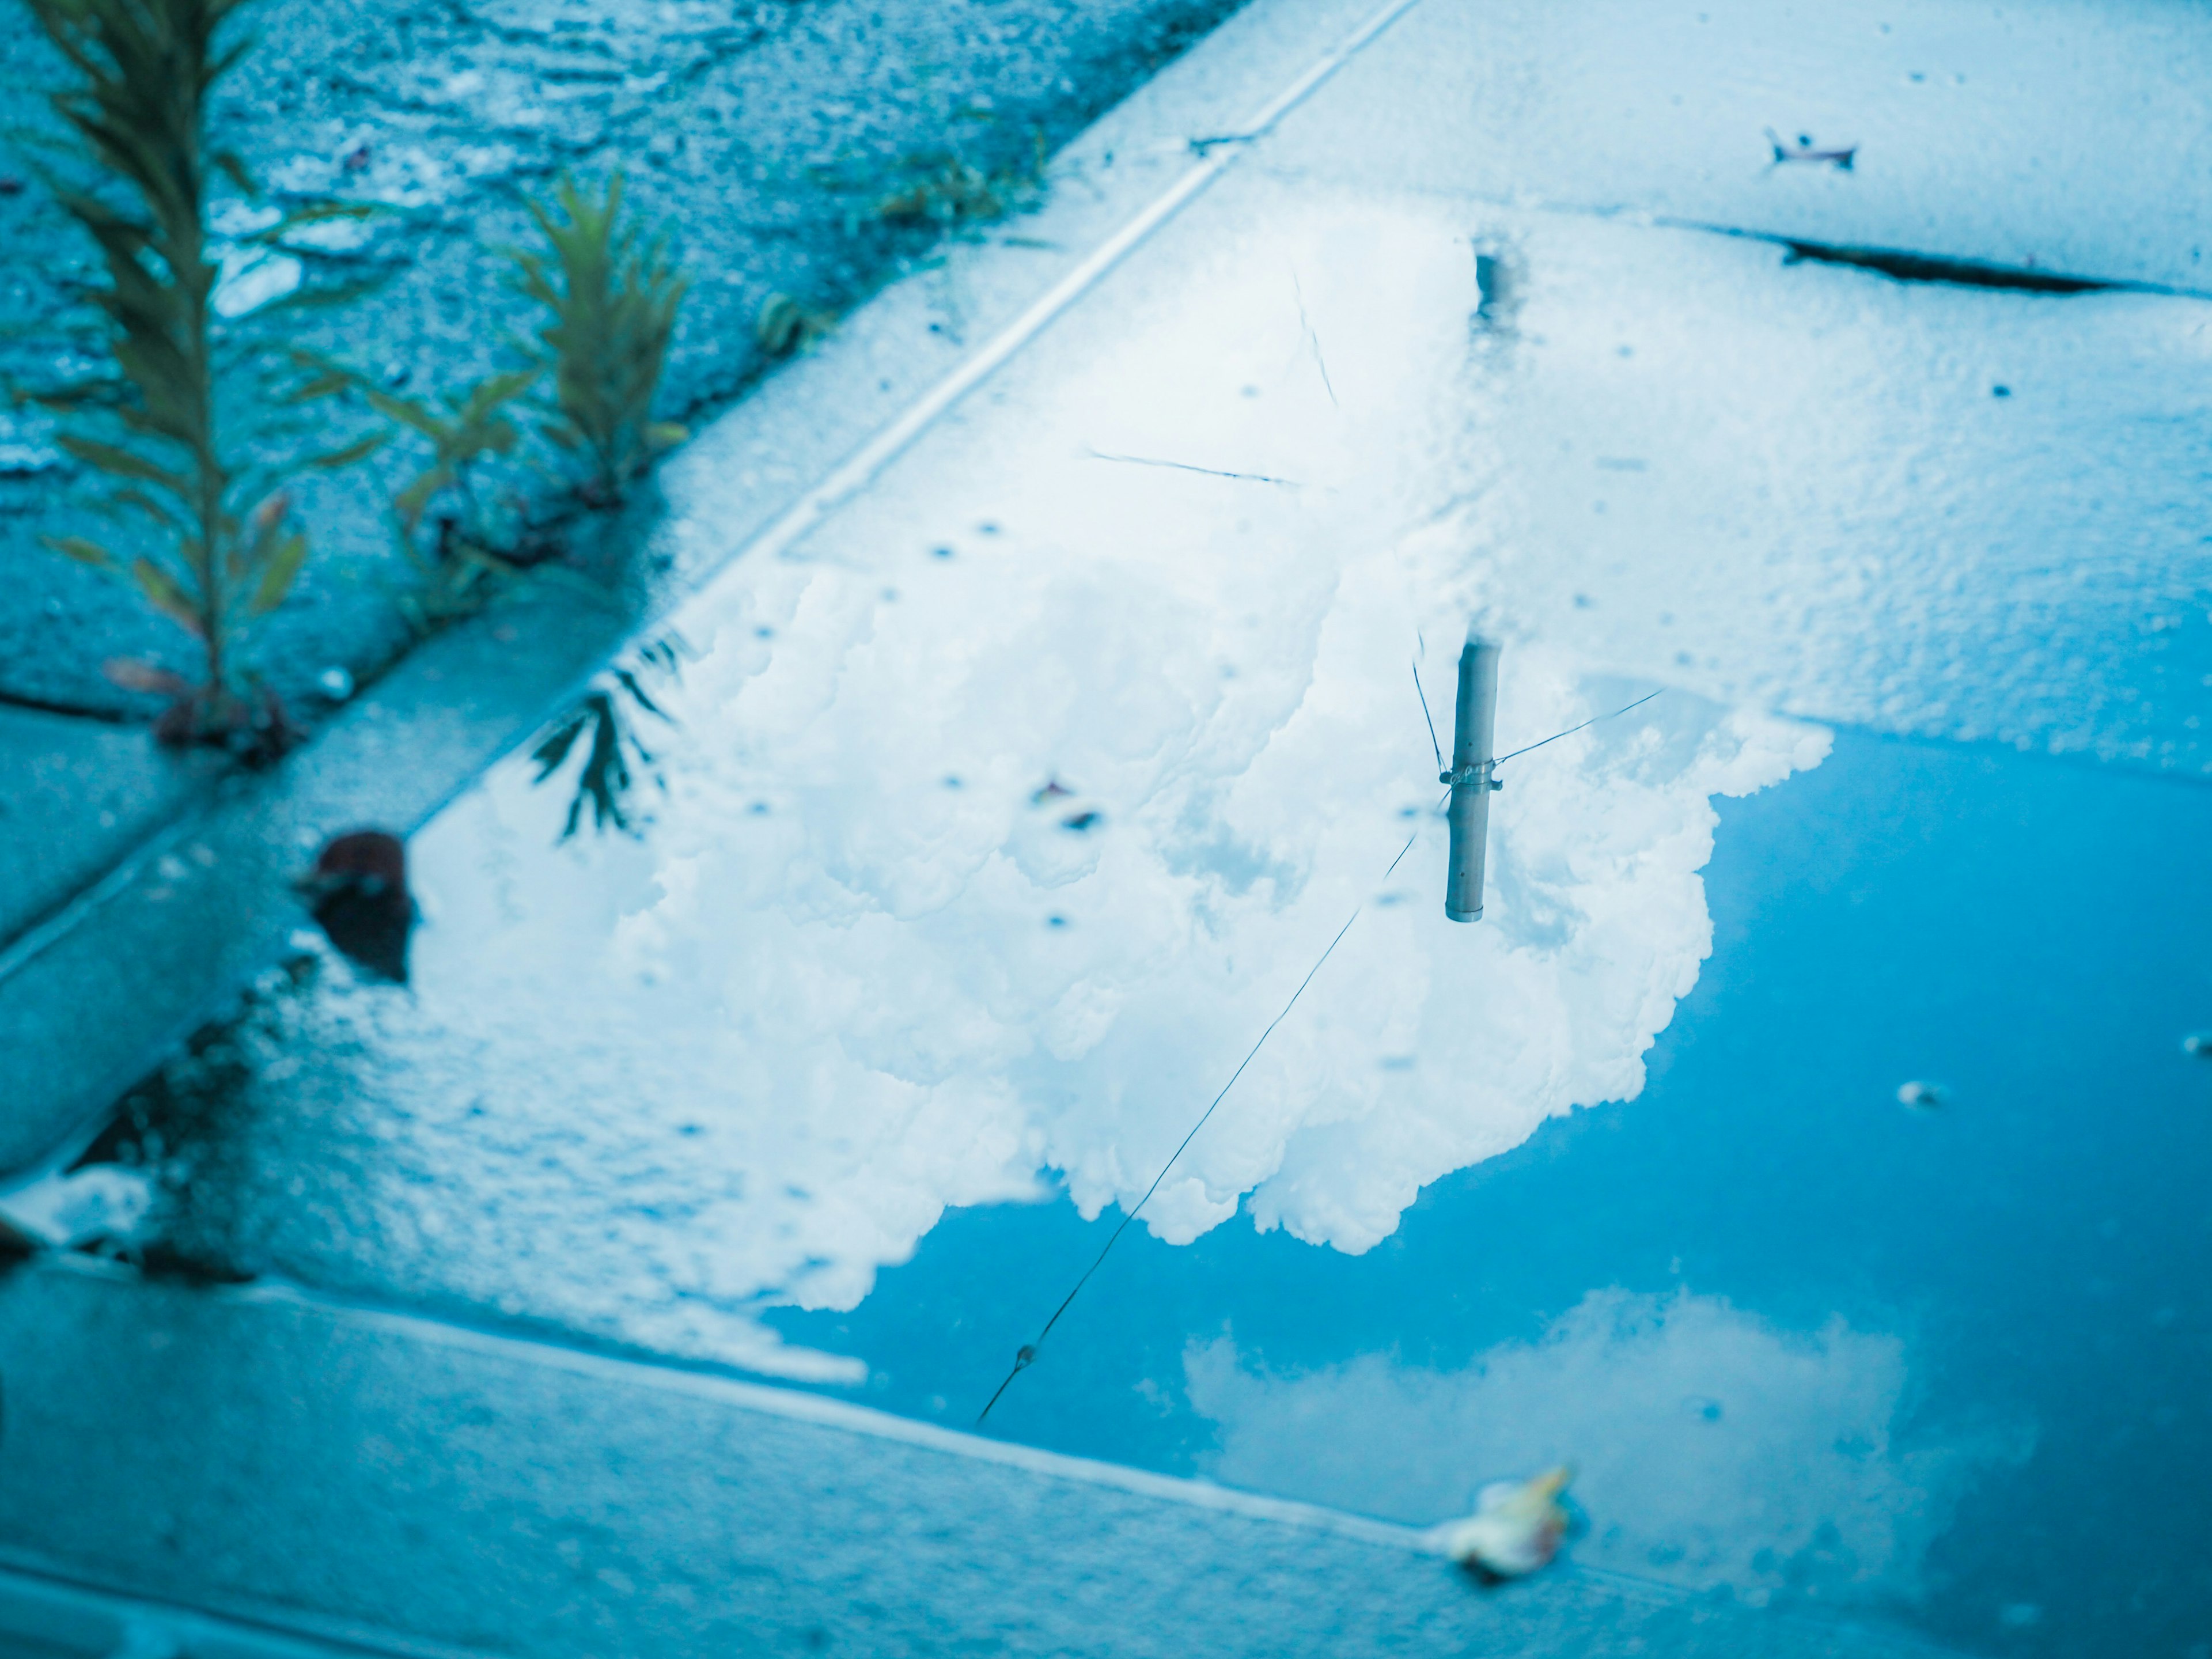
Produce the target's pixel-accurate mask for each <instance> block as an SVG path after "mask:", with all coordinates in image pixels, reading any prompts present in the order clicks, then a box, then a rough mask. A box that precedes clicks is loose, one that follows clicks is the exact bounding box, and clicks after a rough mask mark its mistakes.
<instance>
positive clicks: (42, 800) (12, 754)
mask: <svg viewBox="0 0 2212 1659" xmlns="http://www.w3.org/2000/svg"><path fill="white" fill-rule="evenodd" d="M220 770H221V767H220V765H219V763H217V762H216V759H215V757H213V756H210V755H188V756H178V755H173V754H171V753H168V752H167V751H166V750H161V749H159V748H157V747H156V746H155V744H152V743H149V741H148V740H147V737H146V733H145V732H143V731H142V730H139V729H137V728H136V727H133V726H118V725H112V724H110V723H108V722H106V721H100V720H77V719H71V718H70V717H68V716H65V715H61V714H46V713H44V712H42V711H40V710H37V709H28V708H0V776H5V777H6V778H7V780H8V788H7V793H6V794H5V795H4V797H0V948H4V947H5V946H6V945H8V944H9V942H10V941H12V940H13V939H15V938H16V937H17V936H18V935H19V934H21V933H22V932H23V931H24V930H25V929H26V928H27V927H31V926H32V925H33V923H35V922H37V921H40V920H41V919H42V918H44V917H45V916H46V915H48V914H49V913H51V912H52V911H53V910H54V909H55V908H58V907H59V906H60V905H62V904H64V903H65V902H67V901H68V900H69V899H70V898H72V897H74V896H76V894H77V893H78V892H79V891H80V890H82V889H83V888H85V887H87V886H88V885H89V884H91V883H92V882H94V880H96V879H97V878H99V877H100V875H101V874H102V873H104V872H106V870H107V869H108V868H109V867H110V866H112V865H114V864H115V863H116V862H117V861H118V860H120V859H121V858H122V857H123V856H124V854H126V853H128V852H129V851H130V850H131V848H133V847H135V846H137V844H138V843H139V842H142V841H143V840H144V839H145V838H146V837H147V836H149V835H151V834H153V833H154V832H155V830H156V829H159V828H161V825H163V824H164V823H167V822H168V821H169V820H170V819H172V818H173V817H177V816H179V814H181V813H183V812H185V811H190V810H191V807H192V806H193V805H195V804H196V803H197V802H199V801H201V800H203V799H205V798H206V796H207V795H208V793H210V791H211V790H212V788H213V787H214V783H215V779H216V775H217V773H218V772H219V771H220Z"/></svg>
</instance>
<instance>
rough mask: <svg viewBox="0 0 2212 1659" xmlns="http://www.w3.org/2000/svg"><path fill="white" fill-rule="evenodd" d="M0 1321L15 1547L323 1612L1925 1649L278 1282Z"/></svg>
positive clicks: (114, 1296) (2, 1516) (673, 1635)
mask: <svg viewBox="0 0 2212 1659" xmlns="http://www.w3.org/2000/svg"><path fill="white" fill-rule="evenodd" d="M0 1354H4V1355H6V1357H7V1358H6V1360H5V1364H4V1379H5V1386H6V1389H7V1401H8V1413H9V1421H8V1431H7V1438H6V1442H5V1444H4V1446H0V1553H4V1554H5V1556H6V1557H7V1558H9V1559H12V1560H13V1561H14V1562H15V1563H16V1564H18V1565H37V1566H39V1567H40V1568H41V1569H42V1570H44V1571H49V1572H58V1573H61V1574H64V1575H66V1576H68V1577H70V1578H72V1579H75V1580H76V1581H78V1582H81V1583H88V1584H90V1585H92V1586H94V1587H99V1586H116V1587H118V1588H127V1589H129V1590H131V1591H132V1592H133V1593H135V1594H137V1595H142V1596H144V1595H153V1596H160V1597H166V1598H167V1599H169V1600H171V1601H175V1602H179V1603H182V1604H185V1606H187V1607H193V1608H197V1609H204V1610H205V1611H207V1612H210V1613H216V1614H218V1615H222V1616H224V1617H227V1618H230V1619H234V1620H235V1619H241V1618H243V1619H250V1620H253V1621H254V1622H255V1623H257V1624H258V1625H261V1626H265V1627H273V1628H274V1629H275V1630H276V1631H278V1632H284V1633H287V1634H291V1633H295V1632H296V1633H297V1634H298V1635H299V1636H301V1637H304V1638H309V1639H310V1640H319V1641H323V1642H345V1643H358V1644H368V1645H373V1646H374V1647H377V1648H381V1649H383V1650H409V1649H410V1648H413V1647H416V1644H426V1645H427V1644H436V1645H440V1646H446V1647H451V1646H455V1645H459V1646H463V1647H474V1648H480V1649H485V1650H495V1651H498V1652H501V1653H506V1654H512V1655H516V1656H526V1659H539V1656H544V1659H572V1656H573V1659H584V1656H603V1659H617V1656H629V1655H638V1656H646V1655H651V1656H654V1659H680V1656H685V1655H690V1654H699V1655H702V1656H703V1655H716V1656H726V1655H730V1654H756V1653H780V1652H799V1653H851V1654H869V1655H906V1654H929V1653H944V1652H948V1651H962V1652H1003V1653H1052V1654H1079V1655H1094V1654H1095V1655H1109V1654H1110V1655H1140V1654H1189V1653H1220V1654H1236V1653H1243V1654H1254V1655H1259V1654H1267V1655H1287V1654H1316V1655H1324V1654H1325V1655H1329V1656H1358V1655H1365V1654H1376V1653H1384V1652H1396V1651H1402V1650H1405V1649H1406V1648H1407V1647H1408V1646H1416V1647H1419V1649H1420V1650H1423V1651H1427V1652H1436V1653H1447V1654H1449V1653H1485V1654H1516V1655H1523V1656H1528V1659H1537V1656H1559V1659H1566V1656H1570V1655H1572V1656H1577V1659H1588V1656H1593V1655H1610V1654H1622V1655H1626V1654H1630V1653H1638V1652H1663V1653H1667V1654H1669V1655H1674V1656H1680V1659H1696V1656H1707V1655H1710V1656H1714V1659H1720V1656H1727V1659H1796V1656H1800V1655H1806V1656H1809V1655H1812V1654H1814V1653H1820V1654H1829V1655H1848V1656H1875V1655H1891V1656H1899V1659H1905V1656H1909V1655H1914V1654H1923V1655H1924V1654H1929V1653H1932V1652H1933V1651H1935V1650H1931V1649H1928V1648H1925V1647H1922V1646H1918V1645H1917V1644H1912V1643H1910V1642H1908V1641H1905V1640H1903V1639H1901V1638H1894V1637H1888V1636H1884V1635H1880V1634H1877V1633H1875V1632H1871V1631H1867V1630H1862V1629H1858V1628H1856V1627H1853V1626H1847V1625H1839V1626H1831V1625H1826V1624H1808V1623H1804V1622H1801V1621H1798V1620H1792V1619H1789V1618H1784V1617H1781V1616H1777V1615H1772V1614H1760V1613H1753V1612H1751V1611H1749V1610H1747V1609H1743V1608H1741V1607H1734V1606H1731V1605H1728V1604H1726V1603H1724V1602H1720V1601H1714V1600H1712V1599H1711V1598H1694V1599H1693V1598H1686V1597H1681V1596H1677V1595H1667V1594H1665V1593H1663V1592H1661V1591H1658V1590H1656V1589H1652V1588H1650V1587H1646V1586H1643V1585H1639V1584H1638V1583H1635V1582H1633V1581H1628V1580H1620V1579H1615V1578H1608V1577H1601V1576H1597V1575H1590V1574H1579V1573H1575V1572H1572V1571H1563V1572H1560V1573H1557V1574H1554V1575H1552V1576H1549V1577H1544V1578H1541V1579H1537V1580H1532V1581H1529V1582H1528V1583H1525V1584H1522V1585H1518V1586H1515V1587H1514V1588H1513V1589H1511V1590H1510V1591H1508V1592H1506V1593H1503V1594H1498V1595H1484V1594H1483V1593H1482V1592H1481V1591H1480V1590H1479V1589H1477V1588H1476V1587H1475V1586H1474V1585H1473V1584H1472V1583H1469V1582H1468V1581H1467V1580H1466V1579H1465V1578H1464V1577H1462V1576H1461V1575H1460V1574H1459V1573H1458V1572H1457V1571H1455V1570H1454V1569H1452V1568H1451V1567H1449V1565H1446V1564H1445V1563H1444V1562H1443V1561H1442V1560H1440V1559H1437V1557H1435V1556H1433V1555H1430V1554H1427V1553H1424V1552H1423V1550H1422V1548H1421V1547H1420V1534H1417V1533H1415V1532H1413V1531H1412V1530H1411V1529H1409V1528H1401V1527H1394V1526H1389V1525H1386V1524H1383V1523H1381V1522H1370V1521H1364V1520H1361V1519H1360V1518H1358V1517H1357V1516H1347V1515H1342V1514H1338V1513H1334V1512H1331V1511H1328V1510H1321V1509H1317V1508H1315V1507H1312V1506H1310V1505H1304V1504H1286V1503H1283V1502H1280V1501H1278V1500H1272V1499H1267V1498H1256V1497H1252V1496H1249V1495H1247V1494H1243V1493H1240V1492H1234V1491H1231V1490H1227V1489H1224V1488H1220V1487H1209V1486H1203V1485H1200V1484H1198V1483H1194V1482H1189V1481H1178V1480H1164V1479H1161V1478H1158V1477H1154V1476H1147V1475H1143V1474H1135V1473H1133V1472H1131V1471H1127V1470H1119V1469H1115V1468H1110V1467H1109V1466H1105V1465H1101V1464H1092V1463H1085V1462H1082V1461H1080V1460H1079V1459H1074V1458H1066V1457H1056V1456H1053V1455H1049V1454H1044V1453H1038V1452H1033V1451H1028V1450H1024V1449H1018V1448H1013V1447H1008V1446H1003V1445H998V1444H994V1443H988V1442H983V1441H978V1440H975V1439H973V1438H971V1437H966V1436H961V1435H956V1434H950V1433H946V1432H945V1431H939V1430H933V1429H930V1428H927V1427H923V1426H921V1425H914V1424H910V1423H906V1422H902V1421H901V1420H899V1419H893V1418H888V1417H884V1416H882V1415H881V1414H879V1413H872V1412H868V1411H866V1410H862V1409H859V1408H856V1407H850V1406H846V1405H842V1404H840V1403H837V1402H834V1401H824V1400H820V1399H816V1398H813V1397H810V1396H806V1395H792V1394H787V1393H782V1392H780V1391H778V1390H775V1389H765V1388H761V1387H758V1386H757V1385H752V1384H747V1383H738V1382H735V1381H731V1380H726V1379H723V1378H720V1377H715V1376H708V1375H703V1374H696V1373H684V1372H677V1371H670V1370H662V1369H657V1368H653V1367H648V1366H641V1365H636V1364H628V1363H624V1362H622V1361H619V1360H615V1359H611V1358H601V1357H596V1356H592V1355H587V1354H582V1353H576V1352H560V1351H557V1350H549V1349H544V1348H540V1347H535V1346H531V1345H528V1344H523V1343H517V1342H513V1341H510V1340H503V1339H501V1338H497V1337H494V1336H489V1335H486V1334H481V1333H473V1332H469V1331H465V1330H460V1329H457V1328H450V1327H440V1326H435V1325H431V1324H428V1323H426V1322H421V1321H416V1320H410V1319H403V1318H398V1317H394V1316H372V1315H364V1314H362V1313H359V1312H355V1311H349V1310H344V1309H342V1308H335V1307H331V1306H328V1305H325V1304H319V1303H317V1302H315V1301H314V1300H313V1299H311V1298H305V1297H298V1296H293V1295H286V1294H281V1293H268V1292H258V1293H257V1292H252V1291H196V1290H191V1289H185V1288H182V1287H179V1286H175V1285H159V1284H149V1283H144V1282H139V1281H136V1280H134V1279H131V1278H128V1277H126V1276H121V1275H118V1274H116V1273H112V1272H107V1271H102V1270H100V1269H99V1268H96V1267H89V1266H75V1265H71V1264H69V1263H65V1262H57V1263H52V1264H49V1265H45V1266H39V1267H29V1268H22V1269H18V1270H16V1271H15V1272H14V1273H11V1274H9V1276H8V1277H7V1278H6V1279H4V1280H0ZM126 1516H127V1517H129V1524H127V1525H125V1524H122V1521H123V1518H124V1517H126ZM79 1645H80V1649H82V1644H79ZM188 1651H191V1652H195V1653H200V1652H205V1653H207V1654H209V1655H210V1659H213V1655H214V1654H215V1653H216V1652H217V1651H222V1652H225V1653H226V1655H227V1654H228V1651H230V1650H218V1649H216V1648H213V1647H208V1648H202V1647H199V1646H197V1645H196V1646H194V1647H192V1648H190V1649H188Z"/></svg>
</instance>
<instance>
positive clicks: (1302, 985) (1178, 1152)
mask: <svg viewBox="0 0 2212 1659" xmlns="http://www.w3.org/2000/svg"><path fill="white" fill-rule="evenodd" d="M1420 833H1421V832H1420V831H1419V830H1418V829H1416V830H1415V831H1413V835H1412V836H1407V838H1406V847H1407V848H1410V847H1412V846H1413V841H1414V839H1415V837H1418V836H1419V835H1420ZM1405 856H1406V853H1405V849H1404V848H1401V849H1400V851H1399V854H1398V858H1399V859H1401V858H1403V857H1405ZM1397 867H1398V859H1392V860H1390V868H1391V869H1392V870H1395V869H1396V868H1397ZM1384 873H1385V874H1388V873H1389V872H1384ZM1364 908H1366V907H1365V906H1364V905H1363V906H1361V907H1359V909H1364ZM1359 909H1355V910H1353V911H1352V914H1351V915H1349V916H1347V917H1346V918H1345V922H1344V926H1343V927H1340V928H1338V929H1337V930H1336V937H1335V938H1334V939H1331V940H1329V942H1328V949H1327V950H1324V951H1322V953H1321V956H1320V957H1319V958H1318V959H1317V960H1316V962H1315V963H1314V965H1313V966H1312V967H1310V968H1309V969H1306V976H1305V977H1304V979H1302V980H1300V981H1298V988H1297V990H1295V991H1293V992H1291V1000H1289V1001H1288V1002H1286V1003H1285V1004H1284V1005H1283V1012H1281V1013H1279V1014H1277V1015H1276V1016H1275V1017H1274V1018H1273V1019H1271V1020H1269V1021H1268V1022H1267V1030H1264V1031H1262V1032H1261V1033H1260V1041H1259V1042H1255V1043H1254V1044H1253V1045H1252V1048H1251V1052H1250V1053H1249V1054H1246V1055H1245V1056H1244V1058H1243V1059H1242V1060H1238V1061H1237V1069H1236V1070H1235V1071H1233V1072H1231V1073H1230V1074H1229V1081H1228V1082H1226V1083H1225V1084H1223V1085H1221V1092H1220V1093H1219V1094H1218V1095H1216V1096H1214V1097H1213V1100H1212V1103H1211V1104H1209V1105H1208V1106H1207V1107H1206V1109H1205V1110H1204V1111H1203V1112H1200V1114H1199V1115H1198V1121H1197V1122H1195V1123H1194V1124H1192V1125H1191V1126H1190V1133H1188V1134H1187V1135H1185V1136H1184V1137H1183V1138H1182V1144H1181V1145H1180V1146H1177V1147H1176V1149H1175V1151H1174V1152H1170V1153H1169V1154H1168V1161H1167V1162H1166V1163H1164V1164H1161V1165H1160V1172H1159V1173H1158V1175H1156V1176H1153V1177H1152V1185H1151V1186H1149V1187H1147V1188H1145V1195H1144V1197H1142V1198H1140V1199H1139V1200H1137V1201H1136V1203H1135V1204H1134V1205H1133V1206H1132V1207H1131V1208H1130V1210H1129V1212H1128V1213H1127V1214H1126V1215H1124V1216H1123V1217H1122V1218H1121V1225H1119V1226H1117V1227H1115V1229H1114V1231H1113V1233H1112V1235H1111V1236H1110V1237H1108V1239H1107V1240H1106V1243H1105V1247H1104V1249H1101V1250H1100V1251H1099V1252H1098V1259H1097V1261H1093V1262H1092V1263H1091V1265H1090V1266H1089V1267H1085V1269H1084V1270H1083V1277H1082V1278H1080V1279H1077V1280H1076V1281H1075V1288H1074V1289H1073V1290H1072V1291H1069V1292H1068V1293H1067V1294H1066V1296H1065V1297H1062V1298H1061V1299H1060V1305H1059V1306H1058V1307H1057V1308H1054V1310H1052V1317H1051V1318H1049V1319H1048V1320H1046V1321H1045V1322H1044V1328H1043V1329H1042V1330H1041V1331H1039V1332H1038V1333H1037V1334H1036V1341H1034V1342H1027V1343H1024V1344H1023V1345H1022V1346H1021V1347H1020V1348H1019V1349H1018V1350H1017V1351H1016V1352H1015V1354H1014V1366H1013V1369H1012V1370H1010V1371H1008V1372H1007V1373H1006V1381H1005V1382H1004V1383H1000V1384H999V1386H998V1388H997V1389H994V1390H993V1392H992V1395H991V1397H990V1398H989V1399H988V1400H987V1401H984V1402H983V1409H982V1410H981V1411H980V1412H978V1413H976V1414H975V1420H976V1421H977V1422H978V1423H981V1421H982V1420H983V1419H985V1418H987V1417H988V1416H989V1415H990V1414H991V1407H994V1406H995V1405H997V1404H998V1403H999V1396H1000V1395H1002V1394H1004V1393H1006V1389H1007V1386H1008V1385H1009V1384H1011V1383H1012V1382H1013V1380H1014V1379H1015V1378H1016V1377H1017V1376H1020V1375H1021V1374H1022V1372H1023V1370H1024V1369H1025V1368H1026V1367H1027V1366H1028V1365H1029V1364H1030V1362H1031V1361H1032V1360H1034V1359H1036V1354H1037V1350H1038V1349H1039V1348H1040V1347H1042V1346H1043V1344H1044V1340H1045V1338H1046V1337H1048V1336H1049V1335H1050V1334H1052V1328H1053V1327H1054V1326H1055V1325H1057V1324H1058V1323H1060V1315H1062V1314H1064V1313H1066V1311H1067V1307H1068V1304H1069V1303H1071V1302H1073V1301H1074V1300H1075V1298H1076V1297H1077V1295H1078V1294H1079V1292H1080V1291H1082V1289H1083V1287H1084V1286H1085V1285H1088V1284H1089V1283H1090V1282H1091V1274H1093V1273H1097V1271H1098V1269H1099V1268H1100V1267H1102V1266H1103V1265H1104V1263H1105V1261H1106V1253H1107V1251H1108V1250H1111V1249H1113V1248H1114V1246H1115V1243H1117V1242H1118V1241H1119V1240H1120V1238H1121V1235H1122V1234H1123V1233H1124V1232H1126V1231H1127V1230H1128V1226H1129V1224H1130V1223H1131V1222H1133V1221H1134V1220H1135V1219H1136V1218H1137V1214H1138V1212H1139V1211H1141V1210H1142V1209H1143V1208H1144V1207H1145V1206H1146V1205H1147V1204H1148V1203H1150V1202H1151V1201H1152V1194H1154V1193H1156V1192H1158V1191H1159V1189H1160V1182H1163V1181H1165V1180H1166V1179H1167V1178H1168V1171H1169V1170H1172V1169H1173V1168H1175V1165H1176V1159H1177V1158H1181V1157H1182V1154H1183V1148H1184V1147H1187V1146H1189V1145H1190V1143H1191V1142H1192V1141H1193V1140H1194V1139H1197V1137H1198V1132H1199V1131H1200V1129H1203V1128H1204V1127H1206V1119H1208V1118H1210V1117H1212V1115H1213V1109H1214V1107H1216V1106H1218V1105H1220V1104H1221V1103H1222V1102H1223V1101H1224V1100H1225V1099H1226V1098H1227V1097H1228V1095H1229V1091H1231V1089H1233V1088H1235V1087H1236V1086H1237V1079H1238V1078H1240V1077H1243V1075H1244V1068H1245V1067H1246V1066H1249V1065H1250V1064H1251V1063H1252V1061H1253V1060H1254V1059H1255V1057H1256V1056H1257V1055H1258V1054H1259V1052H1260V1049H1261V1045H1262V1044H1264V1043H1265V1042H1267V1039H1268V1038H1269V1037H1271V1036H1273V1035H1274V1034H1275V1027H1277V1026H1278V1025H1280V1024H1282V1023H1283V1022H1284V1021H1285V1019H1288V1018H1290V1014H1291V1009H1293V1008H1295V1007H1297V1006H1298V999H1299V998H1300V997H1302V996H1304V994H1305V991H1306V987H1307V986H1309V985H1310V984H1312V983H1313V981H1314V975H1316V974H1318V973H1319V972H1321V965H1322V963H1324V962H1327V961H1328V958H1329V954H1330V952H1331V951H1334V950H1335V949H1336V947H1337V946H1338V945H1340V944H1342V943H1343V942H1344V936H1345V935H1346V933H1350V932H1351V931H1352V923H1353V922H1355V921H1358V920H1359Z"/></svg>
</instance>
